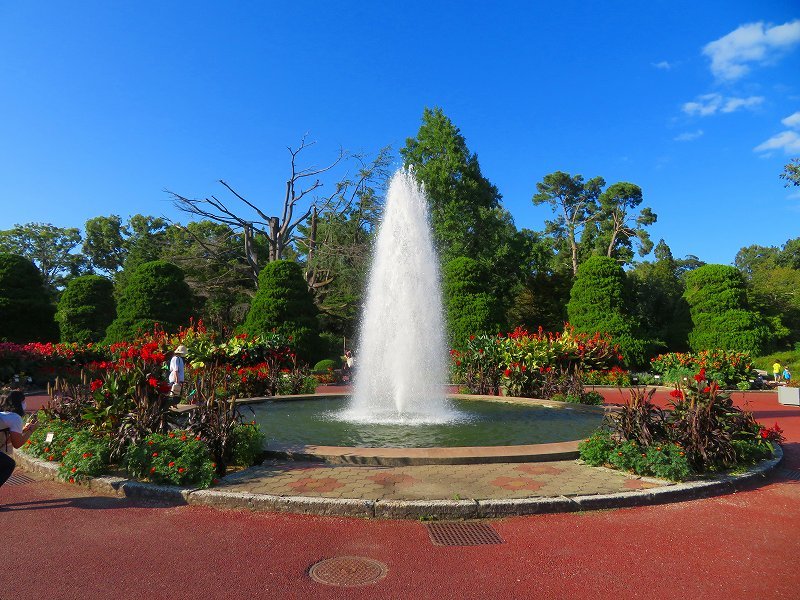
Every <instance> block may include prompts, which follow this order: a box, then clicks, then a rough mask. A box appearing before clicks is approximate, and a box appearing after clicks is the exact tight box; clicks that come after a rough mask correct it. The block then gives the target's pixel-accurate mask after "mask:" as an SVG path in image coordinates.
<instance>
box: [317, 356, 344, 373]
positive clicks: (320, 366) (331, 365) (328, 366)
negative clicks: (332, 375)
mask: <svg viewBox="0 0 800 600" xmlns="http://www.w3.org/2000/svg"><path fill="white" fill-rule="evenodd" d="M338 366H339V363H337V362H336V361H335V360H332V359H330V358H326V359H323V360H321V361H319V362H318V363H317V364H315V365H314V368H313V369H312V372H314V373H327V372H328V371H330V370H332V369H335V368H337V367H338Z"/></svg>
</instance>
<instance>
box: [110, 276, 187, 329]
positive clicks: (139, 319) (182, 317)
mask: <svg viewBox="0 0 800 600" xmlns="http://www.w3.org/2000/svg"><path fill="white" fill-rule="evenodd" d="M191 314H192V292H191V290H190V289H189V286H188V285H187V284H186V281H185V280H184V274H183V271H182V270H181V269H180V268H179V267H177V266H175V265H173V264H171V263H168V262H164V261H152V262H147V263H144V264H142V265H141V266H139V267H138V268H137V269H136V270H135V271H134V272H133V274H131V276H130V278H129V280H128V285H127V286H126V287H125V289H123V290H122V293H121V295H120V298H119V303H118V305H117V318H116V319H114V321H113V322H112V323H111V325H110V326H109V327H108V330H107V332H106V340H105V341H106V343H113V342H119V341H123V340H127V339H133V338H136V337H137V335H139V334H141V333H142V332H144V331H148V330H152V329H153V326H154V325H155V324H156V323H158V324H159V325H160V326H161V327H162V328H163V329H164V330H165V331H168V332H173V331H177V329H178V327H180V326H182V325H185V324H187V323H188V322H189V317H190V316H191Z"/></svg>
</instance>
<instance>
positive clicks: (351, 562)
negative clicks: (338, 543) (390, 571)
mask: <svg viewBox="0 0 800 600" xmlns="http://www.w3.org/2000/svg"><path fill="white" fill-rule="evenodd" d="M386 572H387V569H386V565H385V564H383V563H381V562H378V561H377V560H372V559H371V558H361V557H359V556H337V557H335V558H327V559H325V560H321V561H319V562H318V563H314V564H313V565H311V567H310V568H309V569H308V575H309V576H310V577H311V579H313V580H314V581H316V582H317V583H324V584H326V585H338V586H343V587H353V586H359V585H367V584H370V583H375V582H376V581H379V580H381V579H383V578H384V577H386Z"/></svg>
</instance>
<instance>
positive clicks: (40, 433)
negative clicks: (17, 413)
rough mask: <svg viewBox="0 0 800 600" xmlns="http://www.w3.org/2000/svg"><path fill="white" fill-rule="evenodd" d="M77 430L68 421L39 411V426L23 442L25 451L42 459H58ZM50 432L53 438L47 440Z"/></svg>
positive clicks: (65, 450)
mask: <svg viewBox="0 0 800 600" xmlns="http://www.w3.org/2000/svg"><path fill="white" fill-rule="evenodd" d="M77 431H78V430H77V429H75V428H74V427H72V425H70V424H69V423H67V422H65V421H61V420H60V419H51V418H50V417H49V416H48V415H47V414H46V413H45V412H43V411H39V426H38V427H37V428H36V430H35V431H34V432H33V433H32V434H31V437H30V438H28V441H27V442H25V452H28V453H29V454H31V455H32V456H35V457H36V458H41V459H42V460H49V461H59V460H61V457H62V456H64V454H65V453H66V452H67V448H68V447H69V444H70V443H71V442H72V441H73V439H74V437H75V434H76V433H77ZM50 433H52V434H53V438H52V439H51V440H50V441H49V442H48V441H47V436H48V434H50Z"/></svg>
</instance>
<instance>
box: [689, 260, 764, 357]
mask: <svg viewBox="0 0 800 600" xmlns="http://www.w3.org/2000/svg"><path fill="white" fill-rule="evenodd" d="M684 298H686V301H687V302H688V304H689V309H690V311H691V316H692V324H693V328H692V331H691V332H690V333H689V344H690V346H691V348H692V350H707V349H712V348H723V349H726V350H741V351H746V352H750V353H751V354H753V355H754V356H755V355H759V354H761V353H763V352H764V350H765V349H766V348H767V347H768V345H769V343H770V341H771V339H770V338H771V337H772V336H771V334H770V328H769V326H768V325H767V323H766V322H765V320H764V319H763V318H762V317H761V315H759V314H758V313H755V312H752V311H751V310H750V309H749V306H748V303H747V297H746V290H745V282H744V279H743V277H742V275H741V273H739V271H738V270H737V269H736V268H735V267H730V266H728V265H704V266H702V267H700V268H699V269H695V270H694V271H692V272H691V273H689V274H688V275H687V276H686V291H685V292H684Z"/></svg>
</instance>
